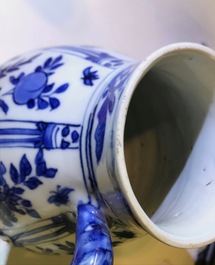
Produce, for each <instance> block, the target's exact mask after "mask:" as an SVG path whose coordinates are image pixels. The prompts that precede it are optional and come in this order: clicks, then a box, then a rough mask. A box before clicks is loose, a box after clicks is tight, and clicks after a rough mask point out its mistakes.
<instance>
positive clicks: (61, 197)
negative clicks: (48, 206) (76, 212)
mask: <svg viewBox="0 0 215 265" xmlns="http://www.w3.org/2000/svg"><path fill="white" fill-rule="evenodd" d="M72 191H74V189H72V188H69V187H64V188H61V186H60V185H57V190H56V191H50V193H51V194H53V195H51V196H50V197H49V198H48V202H49V203H54V204H55V205H56V206H61V205H66V204H67V203H68V202H69V194H70V192H72Z"/></svg>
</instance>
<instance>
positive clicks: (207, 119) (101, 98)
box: [0, 43, 215, 265]
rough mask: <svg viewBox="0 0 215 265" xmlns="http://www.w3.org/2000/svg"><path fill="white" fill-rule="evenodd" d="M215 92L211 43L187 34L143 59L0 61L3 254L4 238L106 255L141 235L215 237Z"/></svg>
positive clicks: (92, 55) (69, 51)
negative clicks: (189, 39) (191, 38)
mask: <svg viewBox="0 0 215 265" xmlns="http://www.w3.org/2000/svg"><path fill="white" fill-rule="evenodd" d="M214 99H215V53H214V52H213V51H212V50H210V49H209V48H206V47H203V46H201V45H198V44H192V43H179V44H173V45H170V46H167V47H164V48H162V49H160V50H158V51H156V52H154V53H153V54H152V55H150V56H149V57H148V58H147V59H146V60H144V61H143V62H138V61H135V60H133V59H130V58H128V57H125V56H122V55H120V54H118V53H115V52H110V51H105V50H102V49H99V48H93V47H84V46H80V47H73V46H71V47H56V48H47V49H40V50H37V51H33V52H29V53H26V54H24V55H22V56H18V57H16V58H13V59H12V60H10V61H8V62H6V63H5V64H3V65H2V66H1V67H0V237H1V239H2V241H1V242H2V243H1V244H2V249H3V246H4V247H5V251H4V252H2V253H4V254H2V263H1V264H5V263H6V256H7V255H8V254H7V251H9V245H11V246H12V245H14V246H18V247H24V248H26V249H28V250H31V251H34V252H35V251H36V252H40V253H48V254H52V253H53V254H69V255H71V259H72V257H73V261H72V264H74V265H75V264H92V265H93V264H94V265H109V264H112V263H113V252H112V247H113V246H117V245H120V244H122V243H124V242H127V241H129V240H133V239H135V238H137V237H141V236H145V235H146V233H150V234H151V235H152V236H154V237H156V238H157V239H159V240H161V241H162V242H164V243H167V244H169V245H172V246H177V247H184V248H191V247H200V246H204V245H206V244H209V243H210V242H213V241H214V240H215V225H214V222H215V206H214V205H215V204H214V202H215V137H214V133H215V103H214ZM3 241H4V242H5V243H3ZM8 244H9V245H8ZM4 255H5V258H4Z"/></svg>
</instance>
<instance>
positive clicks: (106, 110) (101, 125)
mask: <svg viewBox="0 0 215 265" xmlns="http://www.w3.org/2000/svg"><path fill="white" fill-rule="evenodd" d="M133 70H134V66H130V67H128V68H126V69H125V70H124V71H123V72H120V73H119V74H118V75H116V76H115V77H114V78H113V79H112V80H111V82H109V84H108V86H107V89H106V90H105V91H104V93H103V94H102V98H101V100H103V103H102V105H101V107H100V108H99V111H98V113H97V119H98V125H97V127H96V130H95V135H94V137H95V140H96V158H97V163H98V162H99V161H100V159H101V156H102V151H103V145H104V137H105V129H106V120H107V115H108V114H109V115H111V114H112V112H113V110H114V107H115V105H116V101H117V98H118V99H119V98H120V96H121V93H122V91H123V89H124V87H125V84H126V82H127V81H128V78H129V76H130V73H131V72H132V71H133ZM116 92H118V93H119V94H118V97H116Z"/></svg>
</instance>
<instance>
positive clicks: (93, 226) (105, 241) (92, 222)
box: [71, 203, 113, 265]
mask: <svg viewBox="0 0 215 265" xmlns="http://www.w3.org/2000/svg"><path fill="white" fill-rule="evenodd" d="M89 264H90V265H112V264H113V250H112V242H111V238H110V233H109V229H108V225H107V221H106V218H105V216H104V214H103V212H102V211H101V210H100V209H99V208H97V207H95V206H93V205H92V204H82V203H81V204H79V206H78V218H77V226H76V246H75V253H74V257H73V260H72V263H71V265H89Z"/></svg>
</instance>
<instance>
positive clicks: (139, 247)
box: [7, 236, 194, 265]
mask: <svg viewBox="0 0 215 265" xmlns="http://www.w3.org/2000/svg"><path fill="white" fill-rule="evenodd" d="M114 254H115V260H114V265H194V261H193V260H192V258H191V256H190V255H189V253H188V252H187V250H185V249H178V248H174V247H170V246H167V245H165V244H163V243H161V242H158V241H157V240H155V239H153V238H152V237H150V236H147V237H145V238H143V239H137V240H135V241H133V242H130V243H127V244H125V245H123V246H119V247H117V248H115V249H114ZM70 262H71V258H70V257H69V256H47V255H38V254H34V253H31V252H29V251H25V250H22V249H18V248H14V249H12V252H11V254H10V258H9V260H8V264H7V265H70Z"/></svg>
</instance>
